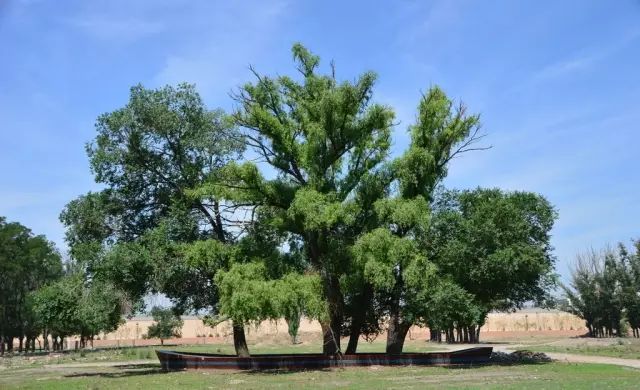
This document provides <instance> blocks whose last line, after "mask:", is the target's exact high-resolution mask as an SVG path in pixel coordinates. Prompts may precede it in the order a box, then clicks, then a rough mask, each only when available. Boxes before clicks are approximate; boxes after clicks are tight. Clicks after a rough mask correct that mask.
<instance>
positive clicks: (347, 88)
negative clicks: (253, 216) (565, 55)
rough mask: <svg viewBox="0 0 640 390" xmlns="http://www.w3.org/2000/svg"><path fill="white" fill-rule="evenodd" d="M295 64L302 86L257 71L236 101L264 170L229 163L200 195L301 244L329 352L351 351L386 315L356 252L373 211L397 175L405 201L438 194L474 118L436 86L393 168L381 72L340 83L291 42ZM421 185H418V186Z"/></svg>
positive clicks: (471, 134)
mask: <svg viewBox="0 0 640 390" xmlns="http://www.w3.org/2000/svg"><path fill="white" fill-rule="evenodd" d="M293 57H294V60H295V61H296V64H297V66H298V71H299V73H300V77H299V78H298V79H295V78H292V77H288V76H281V77H277V78H271V77H268V76H264V75H260V74H258V73H257V72H254V74H255V76H256V79H257V80H256V82H255V83H254V84H246V85H245V86H244V87H242V88H241V90H240V91H238V93H237V94H236V96H235V99H236V102H237V103H238V105H239V108H238V110H237V111H236V112H235V114H234V119H235V123H236V124H237V125H238V126H239V127H240V128H241V129H242V130H243V136H244V138H245V141H246V144H247V146H248V147H250V148H252V149H253V150H254V152H255V153H256V154H257V155H258V156H259V162H258V164H256V163H252V162H247V163H244V164H242V165H237V164H236V165H234V164H232V165H230V166H228V167H227V168H226V169H225V170H224V173H225V175H224V178H225V179H226V180H224V179H223V180H218V181H216V182H215V183H209V185H208V186H204V188H203V189H202V190H201V191H200V192H199V193H200V194H202V195H211V194H214V195H216V196H218V197H222V198H224V199H228V200H229V201H233V202H236V203H250V204H253V205H257V206H258V207H260V208H267V209H269V210H270V213H271V215H272V219H271V224H273V225H275V226H278V228H279V229H281V230H282V231H285V232H287V233H288V234H291V235H292V236H294V237H295V238H296V239H297V240H299V241H300V242H301V243H302V246H303V248H304V253H305V256H306V258H307V260H308V262H309V264H310V265H311V268H312V269H313V272H315V273H317V274H318V275H319V276H320V278H321V280H322V284H323V296H324V299H325V301H326V306H327V310H328V316H327V321H326V322H322V323H321V325H322V329H323V335H324V343H323V345H324V347H323V351H324V353H326V354H334V353H337V352H338V351H340V339H339V337H338V336H339V335H340V334H341V333H343V332H344V331H347V332H349V333H350V342H349V346H348V349H347V352H350V353H352V352H355V348H356V347H357V340H358V338H359V336H360V334H361V332H363V331H364V332H375V331H376V330H377V328H378V325H379V318H380V317H381V313H377V314H376V310H375V309H374V306H375V305H374V303H373V302H374V300H373V299H372V294H373V291H372V289H371V286H370V282H368V281H365V280H363V279H362V272H361V270H359V269H358V268H357V265H356V263H354V260H353V253H352V252H351V250H350V248H351V247H352V246H353V245H354V243H355V242H356V240H357V239H358V238H359V237H360V236H361V235H362V234H363V233H366V232H369V231H372V230H374V229H376V228H378V227H379V225H380V223H381V221H380V220H379V219H378V218H377V216H376V215H375V212H374V205H375V204H376V202H377V201H379V200H381V199H385V198H388V197H389V196H390V193H391V192H392V190H393V186H394V184H397V183H398V181H402V180H400V176H404V177H405V178H406V179H407V180H404V181H403V185H404V187H405V188H403V191H404V194H403V195H402V196H404V197H405V198H407V199H408V200H410V201H414V199H413V198H414V197H416V196H417V195H419V194H422V193H429V192H430V191H432V189H433V187H434V186H435V184H436V183H437V182H438V181H439V180H441V178H442V177H444V175H445V174H446V166H447V163H448V162H449V161H450V160H451V158H453V157H454V156H455V155H457V154H459V153H462V152H464V151H466V150H471V149H474V148H473V147H471V145H472V144H473V143H474V142H475V140H477V137H476V135H477V126H476V125H477V117H476V116H468V115H466V114H465V111H464V107H463V106H460V107H458V108H457V109H454V108H453V107H452V104H451V102H450V101H449V100H448V99H447V98H446V96H444V94H443V93H442V92H441V91H440V90H439V89H437V88H434V89H432V90H431V91H430V92H429V94H428V95H427V96H425V97H424V98H423V101H422V102H421V103H420V107H419V118H418V122H417V124H416V126H414V127H413V128H412V129H413V130H412V132H414V133H415V134H416V137H415V138H414V140H413V141H412V142H413V144H412V145H413V146H412V149H411V150H410V151H409V152H408V153H407V155H406V156H405V158H404V159H402V160H401V161H398V162H397V163H396V164H393V167H389V164H388V163H389V161H388V154H389V146H390V142H391V140H390V134H391V129H392V127H393V118H394V113H393V110H392V109H391V108H390V107H387V106H384V105H381V104H376V103H374V102H373V101H372V97H373V86H374V83H375V80H376V76H375V74H373V73H372V72H367V73H364V74H363V75H361V76H360V77H359V78H357V79H356V80H355V81H354V82H340V81H338V80H337V79H336V77H335V69H332V73H331V74H329V75H322V74H319V73H318V72H317V68H318V65H319V58H318V57H317V56H314V55H313V54H311V53H310V52H309V51H308V50H307V49H306V48H304V47H303V46H302V45H299V44H296V45H294V47H293ZM260 166H269V167H270V169H273V170H274V171H275V173H276V175H275V177H273V178H267V176H266V175H264V174H262V173H261V171H260V169H259V168H260ZM271 176H273V175H271ZM416 178H419V179H420V182H415V183H414V182H412V181H411V180H414V179H416ZM427 199H428V197H427ZM419 212H420V213H426V212H428V210H419ZM347 323H348V326H345V325H346V324H347Z"/></svg>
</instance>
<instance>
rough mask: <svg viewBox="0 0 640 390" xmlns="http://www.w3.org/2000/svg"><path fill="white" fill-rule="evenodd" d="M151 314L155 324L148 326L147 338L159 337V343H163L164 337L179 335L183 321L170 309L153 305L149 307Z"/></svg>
mask: <svg viewBox="0 0 640 390" xmlns="http://www.w3.org/2000/svg"><path fill="white" fill-rule="evenodd" d="M151 316H152V317H153V320H154V321H155V324H152V325H151V326H149V330H148V331H147V336H146V337H147V338H159V339H160V344H162V345H164V340H165V339H169V338H172V337H181V335H182V333H181V332H182V325H183V324H184V322H183V321H182V320H181V319H180V316H178V315H176V314H175V313H174V312H173V311H172V310H171V309H163V308H160V307H158V306H155V307H154V308H153V309H151Z"/></svg>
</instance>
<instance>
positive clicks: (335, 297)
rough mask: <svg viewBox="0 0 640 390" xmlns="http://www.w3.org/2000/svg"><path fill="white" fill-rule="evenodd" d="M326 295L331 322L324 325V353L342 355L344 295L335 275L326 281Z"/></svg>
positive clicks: (328, 277)
mask: <svg viewBox="0 0 640 390" xmlns="http://www.w3.org/2000/svg"><path fill="white" fill-rule="evenodd" d="M324 294H325V297H326V299H327V303H328V304H329V321H328V323H327V322H325V324H324V325H323V324H321V325H322V335H323V337H322V339H323V344H322V353H323V354H324V355H336V354H338V353H340V351H341V350H340V332H341V330H342V329H341V328H342V319H343V305H344V301H343V299H342V293H341V292H340V282H339V281H338V278H337V277H336V276H335V275H329V276H327V277H326V278H325V280H324Z"/></svg>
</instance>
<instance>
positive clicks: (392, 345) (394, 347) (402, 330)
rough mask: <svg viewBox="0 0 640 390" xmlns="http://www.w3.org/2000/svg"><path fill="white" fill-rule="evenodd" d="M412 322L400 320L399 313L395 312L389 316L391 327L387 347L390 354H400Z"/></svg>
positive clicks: (388, 332) (388, 331)
mask: <svg viewBox="0 0 640 390" xmlns="http://www.w3.org/2000/svg"><path fill="white" fill-rule="evenodd" d="M410 327H411V324H409V323H404V322H401V321H400V317H399V315H398V313H393V314H392V316H391V318H389V328H388V329H387V348H386V352H387V353H388V354H400V353H402V348H403V347H404V339H405V338H406V337H407V332H409V328H410Z"/></svg>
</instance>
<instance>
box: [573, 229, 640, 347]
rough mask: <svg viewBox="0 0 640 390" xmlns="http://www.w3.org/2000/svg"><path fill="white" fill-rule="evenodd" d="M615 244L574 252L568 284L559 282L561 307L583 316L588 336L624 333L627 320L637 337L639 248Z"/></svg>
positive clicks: (639, 334) (639, 333)
mask: <svg viewBox="0 0 640 390" xmlns="http://www.w3.org/2000/svg"><path fill="white" fill-rule="evenodd" d="M634 247H635V248H634V249H635V253H634V252H633V251H631V252H630V251H629V250H628V249H627V248H626V247H625V246H624V245H623V244H621V243H620V244H618V247H617V251H616V250H614V249H612V248H609V247H607V248H606V249H604V250H601V251H596V250H593V249H592V250H590V251H588V252H586V253H584V254H580V255H578V256H577V259H576V264H575V266H574V268H573V270H572V273H571V284H570V286H564V285H563V286H562V287H563V290H564V292H565V298H566V299H565V304H564V305H563V307H562V309H563V310H566V311H568V312H570V313H573V314H575V315H577V316H578V317H580V318H582V319H584V320H585V322H586V324H587V328H588V329H589V336H591V337H612V336H614V335H615V336H617V337H624V336H626V332H625V331H624V330H623V328H624V326H623V324H624V323H628V324H629V326H630V328H631V330H632V334H633V336H634V337H640V283H639V281H640V277H639V276H640V260H639V253H640V251H639V250H638V249H639V246H638V242H637V241H636V242H634Z"/></svg>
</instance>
